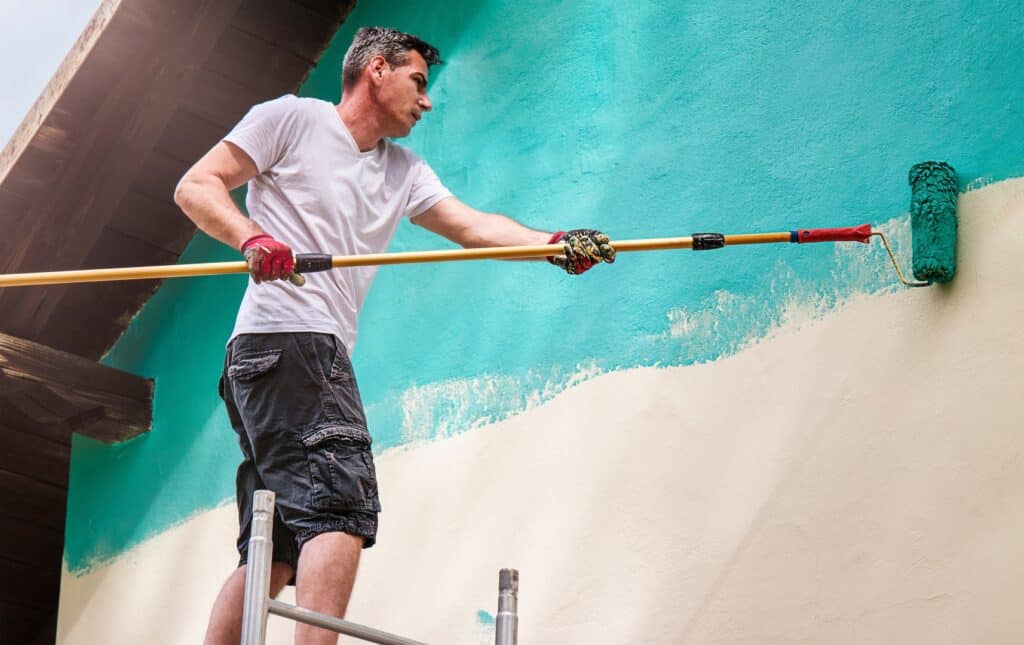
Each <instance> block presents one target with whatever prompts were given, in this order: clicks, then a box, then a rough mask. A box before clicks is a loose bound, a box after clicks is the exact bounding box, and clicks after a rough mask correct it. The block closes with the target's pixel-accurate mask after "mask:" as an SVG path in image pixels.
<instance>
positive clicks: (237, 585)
mask: <svg viewBox="0 0 1024 645" xmlns="http://www.w3.org/2000/svg"><path fill="white" fill-rule="evenodd" d="M292 573H293V572H292V568H291V567H290V566H288V565H287V564H285V563H284V562H275V563H273V564H272V565H271V567H270V597H271V598H276V597H277V594H279V593H281V589H283V588H284V586H285V585H286V584H288V581H289V580H291V579H292ZM244 600H245V565H242V566H240V567H238V568H237V569H235V571H234V573H232V574H231V576H230V577H228V579H227V582H225V583H224V586H223V587H221V590H220V594H219V595H218V596H217V600H216V601H214V603H213V611H212V612H210V624H209V626H207V628H206V639H205V640H204V641H203V645H229V644H230V645H238V643H239V642H240V641H241V640H242V609H243V608H242V604H243V602H244Z"/></svg>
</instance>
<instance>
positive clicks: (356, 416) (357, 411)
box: [324, 344, 370, 441]
mask: <svg viewBox="0 0 1024 645" xmlns="http://www.w3.org/2000/svg"><path fill="white" fill-rule="evenodd" d="M324 413H325V415H326V417H327V420H328V421H330V422H332V423H337V424H338V425H342V426H352V427H358V428H361V429H363V433H364V434H366V430H365V428H366V413H365V412H364V411H363V401H362V398H361V397H360V396H359V386H358V385H357V384H356V379H355V375H354V374H353V372H352V363H350V362H349V359H348V353H347V352H346V351H345V347H344V346H343V345H340V344H339V345H338V348H337V350H336V351H335V353H334V360H333V361H331V371H330V375H329V376H328V377H327V387H326V389H325V391H324ZM369 436H370V435H369V434H366V437H367V441H369Z"/></svg>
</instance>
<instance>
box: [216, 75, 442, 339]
mask: <svg viewBox="0 0 1024 645" xmlns="http://www.w3.org/2000/svg"><path fill="white" fill-rule="evenodd" d="M224 140H225V141H230V142H231V143H233V144H235V145H237V146H238V147H239V148H241V149H242V150H244V151H245V152H246V154H248V155H249V157H251V158H252V160H253V162H254V163H255V164H256V168H257V169H258V170H259V174H258V175H256V177H254V178H253V179H251V180H250V181H249V193H248V195H247V197H246V200H245V205H246V207H247V209H248V211H249V217H251V218H252V219H253V220H254V221H255V222H257V223H258V224H259V225H260V226H261V227H263V229H264V230H265V231H266V232H267V233H269V234H270V235H273V236H274V237H275V238H277V239H278V240H280V241H282V242H284V243H285V244H288V245H289V246H291V247H292V249H293V250H294V251H295V252H296V253H329V254H331V255H362V254H366V253H381V252H383V251H385V250H386V249H387V246H388V244H389V243H390V242H391V237H392V236H393V235H394V233H395V229H396V228H397V227H398V223H399V221H401V219H402V217H403V216H405V217H414V216H416V215H419V214H420V213H422V212H423V211H425V210H427V209H428V208H430V207H431V206H433V205H434V204H436V203H437V202H439V201H441V200H442V199H444V198H445V197H449V196H450V195H451V192H449V191H448V189H446V188H445V187H444V186H443V185H442V184H441V182H440V180H439V179H438V178H437V175H436V174H434V171H433V170H431V169H430V167H429V166H428V165H427V164H426V163H425V162H424V161H423V160H422V159H420V158H419V157H417V156H416V155H415V154H413V153H412V152H411V151H409V150H407V149H405V148H403V147H401V146H399V145H396V144H394V143H391V142H390V141H386V140H382V141H381V142H380V143H379V144H378V145H377V147H375V148H374V149H373V150H370V151H369V152H360V151H359V147H358V146H357V145H356V142H355V140H354V139H353V138H352V135H351V134H350V133H349V131H348V128H347V127H346V126H345V124H344V122H343V121H342V120H341V117H339V116H338V112H337V110H336V109H335V106H334V105H333V104H331V103H329V102H327V101H321V100H319V99H313V98H299V97H296V96H293V95H288V96H282V97H281V98H278V99H274V100H272V101H267V102H266V103H261V104H259V105H256V106H255V107H253V108H252V109H251V110H249V113H248V114H246V115H245V117H244V118H243V119H242V120H241V121H240V122H239V123H238V125H236V126H235V128H234V129H233V130H232V131H231V132H230V133H228V135H227V136H226V137H224ZM376 272H377V267H347V268H340V269H331V270H329V271H324V272H319V273H310V274H308V275H306V276H305V278H306V284H305V285H304V286H302V287H296V286H294V285H292V284H291V283H289V282H287V281H283V280H275V281H271V282H264V283H262V284H255V283H253V282H252V281H251V280H250V282H249V286H248V288H247V289H246V291H245V297H244V298H243V299H242V304H241V307H240V308H239V310H238V317H237V318H236V320H235V329H234V331H233V332H232V334H231V337H232V338H234V337H235V336H237V335H238V334H244V333H268V332H323V333H328V334H334V335H335V336H337V337H338V338H339V339H340V340H341V341H342V342H343V343H344V344H345V347H346V348H347V349H348V351H349V352H351V351H352V349H353V347H355V342H356V334H357V329H358V327H357V322H356V319H357V316H358V314H359V309H360V308H361V307H362V305H363V301H364V300H365V299H366V293H367V291H368V290H369V288H370V283H371V282H373V277H374V275H375V274H376Z"/></svg>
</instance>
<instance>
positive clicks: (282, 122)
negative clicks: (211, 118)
mask: <svg viewBox="0 0 1024 645" xmlns="http://www.w3.org/2000/svg"><path fill="white" fill-rule="evenodd" d="M294 100H295V97H294V96H292V95H288V96H282V97H280V98H277V99H273V100H271V101H266V102H264V103H260V104H258V105H254V106H253V107H252V108H251V109H250V110H249V112H248V113H246V115H245V116H244V117H242V120H241V121H239V122H238V124H237V125H235V127H234V128H232V130H231V132H229V133H228V134H227V135H226V136H225V137H224V141H230V142H231V143H233V144H235V145H236V146H238V147H239V148H241V149H242V150H243V151H244V152H245V154H247V155H249V158H250V159H252V160H253V163H255V164H256V169H257V170H258V171H259V172H260V173H263V172H265V171H267V170H268V169H270V168H273V167H274V165H275V164H276V163H278V162H279V161H281V159H282V158H283V157H284V153H285V148H286V146H287V143H288V132H287V131H288V129H289V127H290V124H291V122H292V121H293V120H294V118H293V117H294V112H295V105H294Z"/></svg>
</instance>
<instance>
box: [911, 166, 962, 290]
mask: <svg viewBox="0 0 1024 645" xmlns="http://www.w3.org/2000/svg"><path fill="white" fill-rule="evenodd" d="M909 180H910V229H911V232H912V235H913V242H914V277H915V278H917V279H918V280H927V281H928V282H949V281H950V280H952V279H953V274H954V273H955V272H956V228H957V221H956V200H957V194H958V192H959V191H958V182H957V178H956V171H954V170H953V167H952V166H950V165H949V164H947V163H945V162H942V161H925V162H922V163H919V164H915V165H914V167H912V168H911V169H910V174H909Z"/></svg>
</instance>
